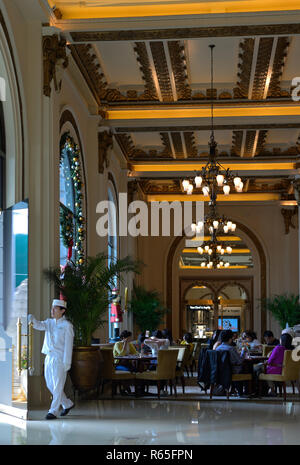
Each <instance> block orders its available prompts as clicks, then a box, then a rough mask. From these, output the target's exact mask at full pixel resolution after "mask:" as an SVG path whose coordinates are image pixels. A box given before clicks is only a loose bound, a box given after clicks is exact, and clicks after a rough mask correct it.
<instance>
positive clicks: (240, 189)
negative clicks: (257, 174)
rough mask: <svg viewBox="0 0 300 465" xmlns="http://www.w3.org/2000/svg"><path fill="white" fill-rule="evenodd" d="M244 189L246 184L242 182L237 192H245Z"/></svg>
mask: <svg viewBox="0 0 300 465" xmlns="http://www.w3.org/2000/svg"><path fill="white" fill-rule="evenodd" d="M243 187H244V183H243V182H241V183H240V184H239V185H238V186H237V187H236V191H237V192H243Z"/></svg>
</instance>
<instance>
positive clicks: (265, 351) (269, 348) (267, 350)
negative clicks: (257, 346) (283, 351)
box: [262, 344, 276, 357]
mask: <svg viewBox="0 0 300 465" xmlns="http://www.w3.org/2000/svg"><path fill="white" fill-rule="evenodd" d="M274 347H276V346H268V345H267V344H263V346H262V348H263V350H262V355H263V357H267V356H268V355H269V353H270V352H272V350H273V349H274Z"/></svg>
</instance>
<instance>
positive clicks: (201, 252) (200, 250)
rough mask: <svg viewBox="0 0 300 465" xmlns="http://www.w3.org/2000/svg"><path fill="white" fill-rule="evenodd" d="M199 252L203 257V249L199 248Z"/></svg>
mask: <svg viewBox="0 0 300 465" xmlns="http://www.w3.org/2000/svg"><path fill="white" fill-rule="evenodd" d="M197 250H198V252H199V253H200V254H201V255H202V254H203V252H204V250H203V249H202V247H197Z"/></svg>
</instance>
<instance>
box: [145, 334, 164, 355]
mask: <svg viewBox="0 0 300 465" xmlns="http://www.w3.org/2000/svg"><path fill="white" fill-rule="evenodd" d="M144 343H145V344H146V345H147V346H149V347H151V350H152V355H153V357H157V353H158V351H159V350H161V349H168V348H169V345H170V341H169V339H163V335H162V332H161V331H160V330H156V331H153V333H152V337H150V338H148V339H145V341H144Z"/></svg>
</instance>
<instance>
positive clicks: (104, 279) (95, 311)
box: [44, 254, 140, 346]
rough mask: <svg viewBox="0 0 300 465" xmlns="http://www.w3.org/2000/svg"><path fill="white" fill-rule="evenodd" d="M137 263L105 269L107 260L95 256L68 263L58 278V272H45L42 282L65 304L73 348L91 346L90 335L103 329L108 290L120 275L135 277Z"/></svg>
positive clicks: (129, 261)
mask: <svg viewBox="0 0 300 465" xmlns="http://www.w3.org/2000/svg"><path fill="white" fill-rule="evenodd" d="M139 270H140V263H138V262H136V261H133V260H132V259H131V258H130V257H125V258H123V259H120V260H114V261H113V262H111V263H110V265H109V266H107V256H106V255H104V254H98V255H96V256H95V257H88V258H87V259H86V261H85V262H84V263H83V264H82V265H76V264H75V263H74V262H72V261H70V262H69V264H68V266H67V267H66V268H65V271H64V275H63V276H62V275H61V270H60V268H50V269H48V270H46V271H45V272H44V275H45V278H46V279H47V280H48V281H49V282H51V283H53V284H54V286H55V289H56V292H57V293H58V292H61V293H62V294H63V295H64V296H65V298H66V300H67V302H68V313H67V315H68V319H69V320H70V321H71V323H72V324H73V326H74V332H75V345H77V346H79V345H82V346H86V345H90V343H91V337H92V334H93V332H94V331H95V330H96V329H97V328H99V327H101V326H103V324H104V323H105V321H106V320H105V316H107V314H108V306H109V303H110V300H111V297H110V295H111V293H110V291H111V289H112V288H113V287H114V286H115V282H116V278H118V279H119V280H121V281H122V274H123V273H128V272H133V273H138V272H139Z"/></svg>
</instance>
